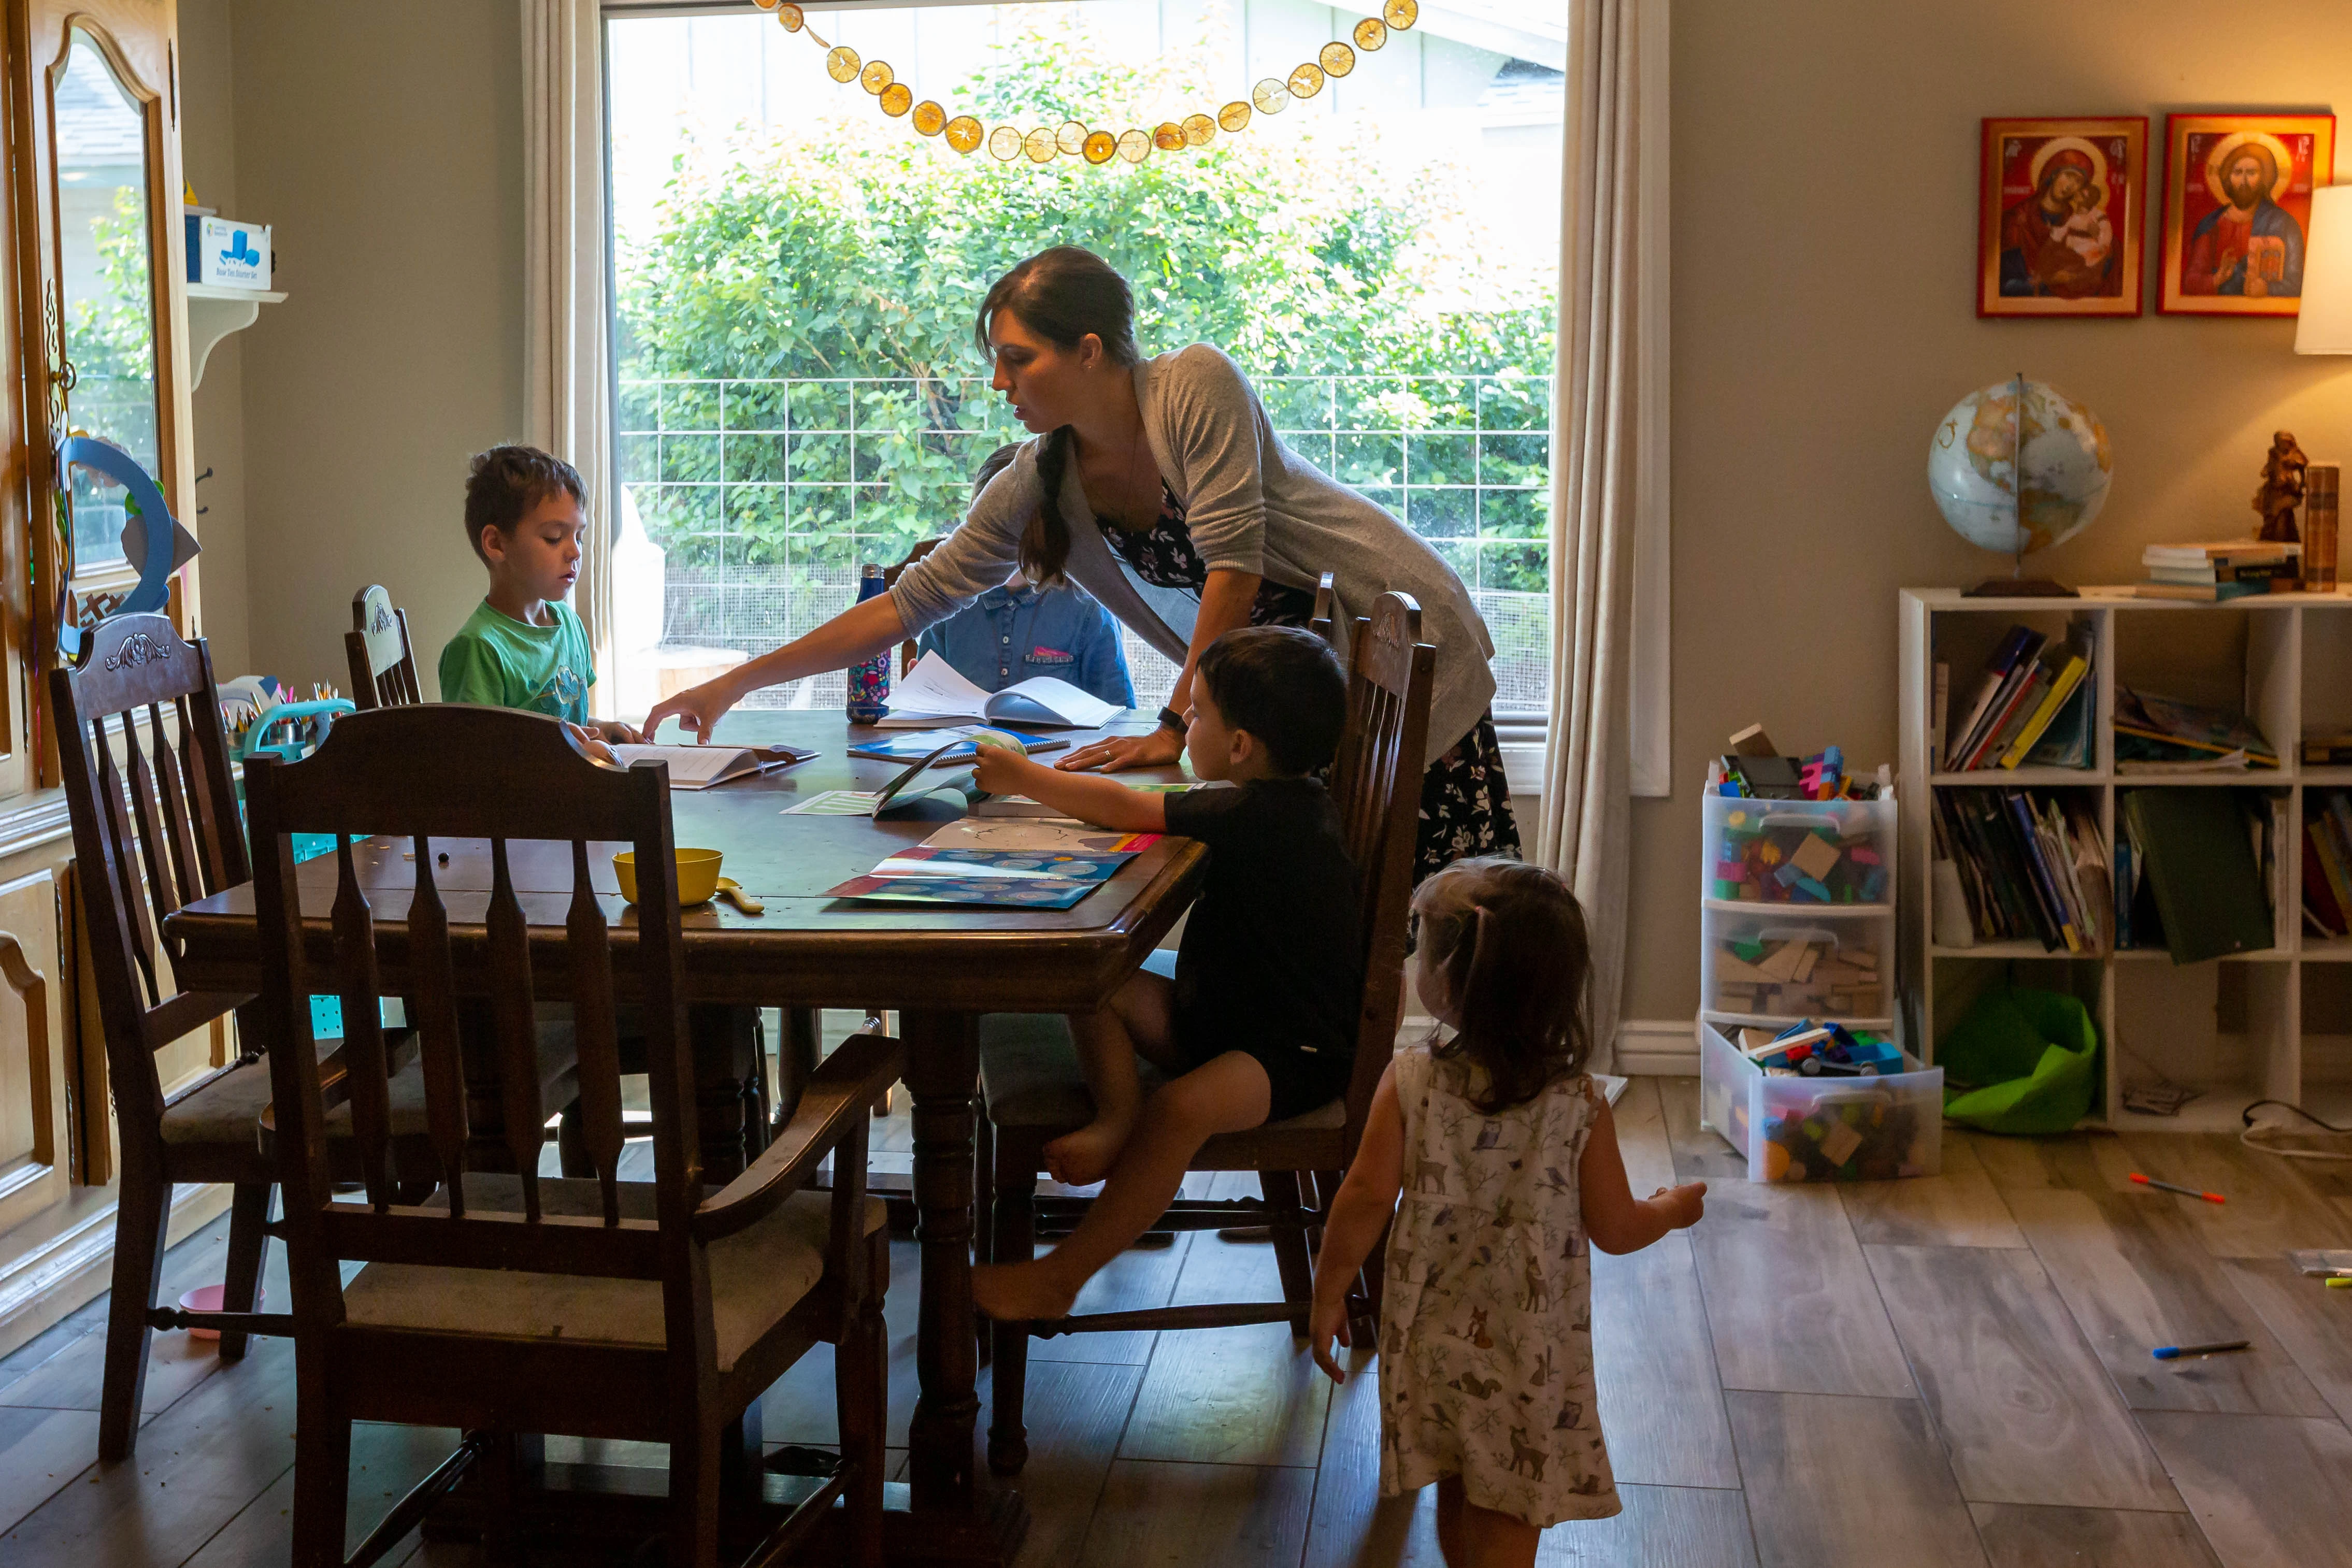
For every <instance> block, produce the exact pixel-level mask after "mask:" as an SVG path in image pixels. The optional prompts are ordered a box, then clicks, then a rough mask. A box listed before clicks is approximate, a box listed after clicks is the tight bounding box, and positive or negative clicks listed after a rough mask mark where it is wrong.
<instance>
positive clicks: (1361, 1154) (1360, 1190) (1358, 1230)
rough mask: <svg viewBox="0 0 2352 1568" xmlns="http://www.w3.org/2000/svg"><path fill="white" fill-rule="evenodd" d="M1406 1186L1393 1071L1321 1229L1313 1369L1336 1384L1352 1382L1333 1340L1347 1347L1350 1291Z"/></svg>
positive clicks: (1311, 1328)
mask: <svg viewBox="0 0 2352 1568" xmlns="http://www.w3.org/2000/svg"><path fill="white" fill-rule="evenodd" d="M1403 1185H1404V1112H1403V1111H1402V1108H1401V1107H1399V1105H1398V1104H1397V1092H1396V1069H1395V1068H1394V1067H1393V1066H1391V1067H1390V1068H1389V1069H1388V1070H1387V1071H1384V1072H1382V1073H1381V1083H1380V1087H1379V1088H1377V1089H1375V1090H1373V1091H1372V1109H1371V1113H1370V1115H1369V1116H1367V1117H1366V1118H1365V1122H1364V1138H1363V1142H1362V1143H1360V1144H1359V1145H1357V1146H1356V1159H1355V1163H1354V1164H1352V1165H1350V1166H1349V1167H1348V1179H1347V1180H1345V1181H1343V1182H1341V1183H1340V1184H1339V1197H1335V1198H1333V1199H1332V1200H1331V1213H1330V1217H1329V1218H1328V1219H1326V1220H1325V1221H1324V1224H1323V1249H1322V1251H1321V1252H1319V1253H1318V1255H1317V1256H1316V1259H1315V1306H1314V1310H1313V1312H1312V1313H1311V1314H1310V1315H1309V1316H1308V1319H1307V1334H1308V1337H1309V1338H1310V1339H1311V1340H1312V1341H1313V1343H1314V1347H1315V1364H1316V1365H1318V1366H1319V1367H1321V1368H1322V1369H1323V1370H1324V1372H1325V1373H1327V1374H1328V1375H1329V1376H1330V1379H1331V1381H1332V1382H1334V1383H1345V1382H1346V1381H1348V1375H1347V1374H1346V1373H1345V1372H1343V1371H1341V1370H1340V1368H1339V1362H1338V1361H1336V1360H1334V1359H1333V1357H1332V1354H1331V1341H1332V1340H1333V1338H1335V1337H1336V1338H1337V1339H1338V1340H1339V1343H1341V1344H1346V1343H1348V1287H1349V1285H1350V1284H1352V1283H1353V1282H1354V1281H1355V1278H1356V1271H1357V1270H1359V1269H1361V1268H1362V1267H1363V1266H1364V1260H1365V1259H1366V1258H1368V1257H1370V1256H1371V1251H1372V1244H1373V1243H1374V1242H1376V1241H1378V1240H1379V1239H1381V1230H1383V1229H1384V1228H1387V1226H1388V1223H1389V1220H1390V1219H1391V1218H1392V1217H1394V1215H1395V1214H1396V1202H1397V1192H1398V1190H1399V1189H1400V1188H1402V1186H1403Z"/></svg>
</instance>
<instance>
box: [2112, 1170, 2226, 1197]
mask: <svg viewBox="0 0 2352 1568" xmlns="http://www.w3.org/2000/svg"><path fill="white" fill-rule="evenodd" d="M2131 1178H2132V1180H2134V1181H2136V1182H2137V1183H2139V1185H2140V1186H2153V1187H2160V1188H2162V1189H2163V1190H2164V1191H2166V1192H2177V1193H2179V1194H2180V1195H2181V1196H2182V1197H2201V1198H2203V1199H2204V1200H2205V1201H2206V1202H2208V1203H2227V1202H2229V1201H2230V1200H2229V1199H2228V1198H2226V1197H2222V1196H2221V1194H2220V1193H2218V1192H2200V1191H2198V1190H2197V1189H2196V1188H2195V1187H2193V1186H2181V1185H2180V1184H2179V1183H2178V1182H2169V1181H2158V1180H2157V1179H2156V1178H2155V1177H2154V1176H2142V1175H2140V1174H2139V1172H2137V1171H2134V1172H2132V1174H2131Z"/></svg>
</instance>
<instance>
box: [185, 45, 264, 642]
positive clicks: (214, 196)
mask: <svg viewBox="0 0 2352 1568" xmlns="http://www.w3.org/2000/svg"><path fill="white" fill-rule="evenodd" d="M232 23H233V19H232V16H231V15H230V4H229V0H180V90H181V97H182V100H183V102H182V110H181V114H180V161H181V165H182V167H183V168H184V170H185V172H186V174H187V179H188V183H189V184H191V185H193V186H194V187H195V192H196V199H197V201H199V202H200V203H202V204H204V205H205V206H208V207H217V208H218V209H220V211H221V212H222V213H223V214H226V215H227V216H229V217H233V218H242V217H245V216H246V215H247V214H246V213H245V212H244V211H243V210H242V209H241V208H240V207H239V206H238V205H237V196H236V114H235V108H236V76H235V71H234V69H233V68H232V66H231V63H230V62H231V58H232V56H233V54H234V49H235V33H234V28H233V25H232ZM260 221H263V222H267V221H268V220H266V219H264V220H260ZM272 308H274V307H271V306H267V305H265V306H263V307H262V309H263V310H264V311H265V312H267V311H268V310H270V309H272ZM244 336H245V334H244V333H241V332H238V333H232V334H230V335H229V336H228V337H227V338H225V339H223V340H221V342H220V344H219V345H218V346H217V347H215V349H214V350H213V352H212V358H211V359H210V360H208V361H205V379H204V384H203V385H201V386H199V387H197V388H196V391H195V397H194V403H193V411H194V419H195V426H196V473H197V474H198V475H199V476H202V475H203V474H204V473H205V470H206V469H210V470H211V471H212V477H211V478H209V479H206V478H202V477H199V478H198V480H197V482H196V505H197V506H198V507H202V508H203V511H202V514H201V515H199V516H195V517H188V518H185V519H184V521H186V522H187V524H188V525H189V527H190V528H193V529H194V531H195V534H196V538H197V539H198V540H199V541H200V542H201V543H202V544H203V545H204V548H205V554H204V564H203V566H202V568H201V569H200V570H199V573H198V575H199V577H200V579H201V580H202V581H203V584H204V595H203V598H204V614H203V618H202V620H201V621H200V622H198V624H197V628H196V629H197V630H198V631H199V632H202V633H203V634H204V635H205V637H207V638H209V639H210V640H211V642H212V650H213V669H214V671H215V673H216V674H218V675H219V676H220V677H221V678H222V679H223V680H226V679H228V678H229V677H230V676H232V675H241V674H247V673H249V671H250V670H251V658H252V650H251V644H250V642H249V639H248V637H247V624H248V622H247V600H246V591H247V558H246V550H245V354H244V347H243V343H242V339H243V338H244Z"/></svg>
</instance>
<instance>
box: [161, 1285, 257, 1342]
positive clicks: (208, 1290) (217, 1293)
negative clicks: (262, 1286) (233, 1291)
mask: <svg viewBox="0 0 2352 1568" xmlns="http://www.w3.org/2000/svg"><path fill="white" fill-rule="evenodd" d="M226 1289H227V1287H226V1286H225V1285H199V1286H197V1287H196V1288H195V1289H194V1290H193V1291H189V1292H188V1293H187V1294H186V1295H184V1296H182V1297H181V1298H180V1310H181V1311H182V1312H218V1311H220V1310H221V1292H222V1291H225V1290H226ZM263 1294H264V1292H262V1291H255V1292H254V1293H253V1310H254V1311H255V1312H259V1311H260V1310H261V1298H262V1295H263ZM188 1337H189V1338H190V1339H218V1338H220V1331H219V1330H218V1329H190V1330H189V1331H188Z"/></svg>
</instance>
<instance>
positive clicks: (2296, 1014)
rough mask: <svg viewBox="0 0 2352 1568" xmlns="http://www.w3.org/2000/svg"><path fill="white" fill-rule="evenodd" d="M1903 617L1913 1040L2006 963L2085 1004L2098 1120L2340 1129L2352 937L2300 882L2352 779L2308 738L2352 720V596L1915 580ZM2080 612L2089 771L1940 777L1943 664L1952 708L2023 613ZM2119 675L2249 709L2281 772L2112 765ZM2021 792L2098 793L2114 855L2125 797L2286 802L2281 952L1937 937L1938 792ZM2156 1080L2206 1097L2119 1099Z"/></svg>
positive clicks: (2035, 619) (2350, 1036) (2059, 629)
mask: <svg viewBox="0 0 2352 1568" xmlns="http://www.w3.org/2000/svg"><path fill="white" fill-rule="evenodd" d="M1899 612H1900V628H1899V632H1900V639H1901V664H1900V669H1899V672H1898V674H1899V680H1900V690H1901V704H1900V706H1901V712H1900V716H1899V717H1900V725H1901V729H1900V735H1899V757H1900V761H1899V768H1900V782H1899V787H1898V789H1896V799H1897V800H1898V801H1899V803H1900V808H1901V814H1902V844H1901V851H1900V853H1901V862H1902V873H1901V874H1900V875H1899V876H1898V877H1897V878H1896V879H1895V880H1896V887H1897V889H1898V890H1899V891H1898V905H1897V937H1896V940H1897V943H1898V946H1899V948H1900V955H1901V964H1900V966H1899V967H1898V971H1897V973H1898V977H1899V982H1898V983H1899V995H1900V997H1901V998H1902V1001H1901V1011H1902V1014H1903V1018H1904V1022H1905V1025H1906V1040H1908V1041H1910V1042H1914V1043H1913V1049H1914V1051H1916V1053H1917V1054H1918V1055H1920V1056H1921V1057H1922V1058H1924V1059H1926V1060H1927V1061H1934V1060H1935V1051H1936V1045H1937V1041H1938V1040H1940V1039H1941V1038H1942V1037H1943V1036H1944V1035H1945V1034H1947V1033H1948V1031H1949V1030H1950V1029H1951V1028H1952V1026H1953V1025H1954V1024H1956V1023H1957V1022H1958V1020H1959V1019H1960V1018H1961V1016H1962V1015H1963V1014H1964V1013H1965V1012H1966V1011H1967V1009H1968V1007H1969V1002H1970V1001H1971V1000H1972V999H1973V998H1974V997H1975V995H1976V994H1977V993H1978V992H1979V991H1980V990H1981V989H1982V988H1984V987H1985V986H1986V985H1988V984H1990V983H1991V982H1992V981H1994V980H1996V979H1998V978H1999V977H2000V976H2001V975H2003V974H2004V973H2013V974H2014V976H2015V977H2016V979H2017V981H2018V983H2020V984H2021V985H2031V986H2038V987H2041V988H2045V989H2049V990H2056V991H2064V992H2071V993H2072V994H2074V995H2075V996H2077V997H2080V998H2082V999H2083V1001H2084V1003H2085V1004H2086V1005H2087V1006H2088V1007H2089V1008H2090V1009H2091V1013H2092V1016H2093V1017H2094V1018H2095V1019H2096V1020H2097V1022H2098V1026H2099V1040H2100V1045H2101V1048H2102V1049H2101V1051H2100V1058H2101V1062H2102V1071H2103V1072H2104V1082H2103V1084H2102V1086H2101V1087H2102V1092H2101V1095H2100V1099H2099V1103H2098V1105H2097V1106H2096V1107H2095V1112H2094V1116H2095V1120H2096V1121H2099V1122H2102V1123H2104V1124H2106V1125H2109V1126H2115V1127H2118V1128H2130V1129H2133V1130H2158V1131H2175V1132H2210V1131H2217V1130H2235V1129H2236V1128H2237V1127H2238V1126H2239V1124H2240V1119H2239V1118H2240V1113H2241V1112H2242V1111H2243V1110H2244V1108H2245V1107H2246V1106H2247V1105H2248V1104H2249V1103H2252V1102H2253V1101H2255V1100H2258V1099H2278V1100H2285V1101H2290V1102H2294V1103H2299V1104H2301V1105H2302V1106H2303V1107H2304V1108H2305V1109H2306V1110H2308V1111H2311V1112H2313V1113H2315V1114H2317V1115H2320V1116H2324V1117H2326V1118H2327V1119H2328V1120H2329V1121H2333V1122H2340V1121H2343V1120H2345V1119H2346V1117H2347V1115H2352V1022H2347V1020H2352V939H2342V938H2339V939H2336V940H2335V941H2323V940H2321V939H2319V938H2316V937H2314V936H2310V935H2308V934H2307V933H2306V931H2305V927H2304V924H2303V919H2302V894H2301V889H2302V885H2303V884H2302V866H2301V855H2302V852H2303V844H2302V841H2301V828H2302V823H2303V821H2304V810H2305V804H2304V797H2305V791H2307V790H2308V791H2317V790H2321V789H2352V768H2305V767H2303V766H2301V763H2300V755H2301V746H2300V744H2299V743H2300V742H2301V740H2302V739H2303V738H2304V737H2305V736H2307V735H2316V734H2329V733H2335V732H2336V731H2342V730H2352V591H2347V592H2338V593H2275V594H2259V595H2254V596H2252V597H2250V598H2245V599H2239V600H2233V601H2229V602H2228V603H2224V604H2185V603H2179V602H2177V601H2165V600H2147V599H2135V598H2132V597H2130V596H2129V593H2128V591H2116V590H2114V589H2105V590H2102V589H2096V588H2086V589H2084V591H2083V596H2082V597H2081V598H2079V599H1966V598H1963V597H1961V595H1960V594H1959V592H1958V591H1957V590H1953V589H1905V590H1903V591H1902V595H1901V600H1900V606H1899ZM2075 616H2083V617H2086V618H2088V619H2089V620H2090V622H2091V623H2092V627H2093V630H2094V632H2095V639H2096V641H2095V646H2096V649H2097V668H2096V670H2095V700H2096V702H2097V704H2098V710H2097V713H2096V716H2095V726H2094V729H2093V734H2094V736H2095V747H2096V753H2095V766H2094V767H2091V768H2081V769H2075V768H2020V769H2016V770H2014V771H2011V770H2006V769H2002V768H1986V769H1980V770H1978V771H1975V772H1969V773H1930V772H1929V770H1928V767H1927V756H1928V728H1929V724H1930V720H1931V710H1932V708H1933V706H1934V692H1935V667H1936V664H1937V661H1938V660H1941V661H1942V662H1944V663H1945V664H1948V665H1949V666H1950V670H1951V699H1950V700H1951V701H1952V702H1953V703H1955V704H1958V703H1959V702H1961V701H1963V700H1964V698H1965V692H1966V690H1967V689H1968V688H1969V686H1970V685H1971V684H1972V682H1973V680H1974V678H1975V676H1976V674H1978V672H1979V670H1980V669H1981V668H1982V666H1983V664H1984V661H1985V658H1986V656H1987V655H1988V654H1990V653H1991V652H1992V649H1993V647H1994V644H1995V643H1998V642H1999V640H2000V636H2001V634H2002V633H2003V632H2005V631H2006V630H2007V629H2008V628H2009V627H2010V626H2011V625H2012V624H2016V623H2023V624H2026V625H2030V626H2032V627H2033V628H2034V629H2036V630H2037V631H2041V632H2047V633H2050V634H2052V635H2053V637H2054V636H2057V635H2060V634H2062V633H2063V631H2064V629H2065V627H2066V624H2067V622H2068V621H2069V620H2070V619H2072V618H2074V617H2075ZM2118 679H2120V680H2121V681H2122V682H2123V683H2124V684H2125V685H2130V686H2133V687H2134V688H2136V689H2138V690H2143V691H2147V692H2152V693H2160V694H2162V695H2166V696H2171V697H2176V698H2179V699H2181V700H2185V701H2189V702H2195V703H2200V704H2204V705H2208V706H2224V707H2233V708H2240V709H2242V711H2243V712H2245V713H2246V714H2248V715H2249V716H2252V719H2253V720H2254V722H2255V724H2256V726H2257V727H2259V728H2260V729H2261V730H2262V732H2263V736H2264V737H2265V738H2267V739H2268V740H2269V741H2270V742H2271V744H2272V746H2273V747H2275V748H2276V749H2277V750H2278V752H2279V755H2280V762H2281V766H2280V767H2279V768H2276V769H2275V770H2273V769H2270V768H2257V769H2252V770H2250V771H2248V772H2246V773H2242V774H2229V775H2199V776H2194V777H2189V778H2151V777H2142V776H2135V775H2131V774H2122V775H2119V774H2117V772H2116V758H2115V731H2114V716H2115V694H2116V683H2117V681H2118ZM2017 787H2031V788H2034V789H2063V790H2066V791H2070V792H2074V793H2076V794H2078V796H2079V797H2081V798H2083V799H2084V800H2086V802H2087V803H2089V804H2091V805H2093V806H2094V807H2095V813H2096V815H2097V818H2098V821H2099V827H2100V831H2101V832H2102V833H2103V834H2104V835H2105V842H2106V844H2107V846H2108V849H2109V856H2110V863H2112V855H2113V846H2114V843H2115V839H2116V815H2117V803H2116V794H2117V791H2118V790H2124V789H2250V790H2257V791H2260V792H2262V793H2263V794H2266V795H2271V796H2273V797H2283V798H2284V799H2285V800H2286V801H2287V821H2289V823H2290V824H2291V825H2292V826H2293V828H2294V832H2293V833H2292V834H2291V835H2290V838H2291V839H2292V840H2293V841H2292V842H2290V843H2288V844H2286V845H2284V846H2283V852H2284V858H2285V862H2286V863H2285V865H2284V868H2283V876H2282V879H2281V880H2282V882H2283V883H2284V892H2285V894H2286V902H2285V904H2284V907H2283V908H2277V907H2274V909H2273V915H2275V916H2276V917H2277V918H2275V919H2274V921H2273V926H2274V929H2275V930H2276V932H2277V933H2278V937H2279V940H2278V942H2277V945H2276V946H2273V947H2272V948H2270V949H2267V950H2263V951H2260V952H2252V953H2244V954H2239V955H2234V956H2231V957H2230V958H2227V959H2221V960H2216V961H2214V962H2210V963H2204V964H2193V965H2189V966H2186V967H2176V966H2175V965H2174V964H2173V963H2172V960H2171V956H2170V955H2169V954H2168V953H2166V952H2164V951H2163V950H2162V949H2160V948H2159V949H2156V950H2153V951H2147V950H2128V949H2127V950H2125V951H2120V952H2116V951H2101V952H2098V953H2095V954H2086V955H2068V954H2065V953H2063V952H2061V953H2056V954H2050V953H2044V952H2043V951H2042V946H2041V944H2040V943H2038V942H2003V943H1995V944H1989V945H1988V944H1979V945H1978V946H1973V947H1942V946H1936V945H1935V944H1934V943H1933V941H1932V939H1931V927H1932V923H1931V921H1930V918H1929V915H1928V899H1929V897H1930V890H1931V888H1932V885H1933V878H1932V876H1931V870H1930V863H1929V862H1930V860H1931V858H1932V856H1933V854H1934V835H1933V831H1932V828H1931V826H1930V823H1931V821H1932V813H1933V811H1934V803H1933V802H1934V796H1935V793H1936V792H1937V791H1939V790H1947V789H1986V788H1991V789H2002V788H2017ZM2276 891H2277V890H2275V889H2274V890H2273V894H2275V892H2276ZM2113 923H2114V916H2113V912H2112V911H2109V912H2107V919H2106V921H2105V925H2106V926H2107V927H2108V928H2109V929H2108V930H2106V931H2105V932H2103V936H2104V937H2105V938H2108V939H2110V940H2111V939H2112V935H2113V933H2112V926H2113ZM2306 1018H2309V1019H2310V1020H2311V1028H2310V1029H2308V1030H2307V1029H2306V1027H2305V1019H2306ZM2322 1031H2324V1032H2322ZM2339 1031H2343V1032H2339ZM2159 1075H2160V1076H2161V1077H2163V1078H2166V1079H2169V1080H2171V1081H2173V1082H2179V1083H2186V1084H2189V1085H2192V1086H2194V1087H2197V1088H2199V1089H2200V1090H2202V1091H2203V1092H2202V1093H2201V1094H2200V1097H2199V1098H2197V1099H2195V1100H2193V1101H2191V1102H2189V1104H2188V1105H2187V1106H2186V1107H2184V1108H2183V1109H2182V1111H2181V1113H2180V1114H2179V1115H2178V1116H2148V1115H2143V1114H2139V1113H2133V1112H2127V1111H2124V1110H2122V1109H2121V1108H2120V1107H2121V1103H2122V1102H2121V1098H2120V1096H2121V1092H2122V1090H2123V1088H2124V1086H2125V1085H2126V1084H2129V1083H2135V1082H2153V1081H2155V1080H2156V1079H2157V1078H2158V1076H2159Z"/></svg>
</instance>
